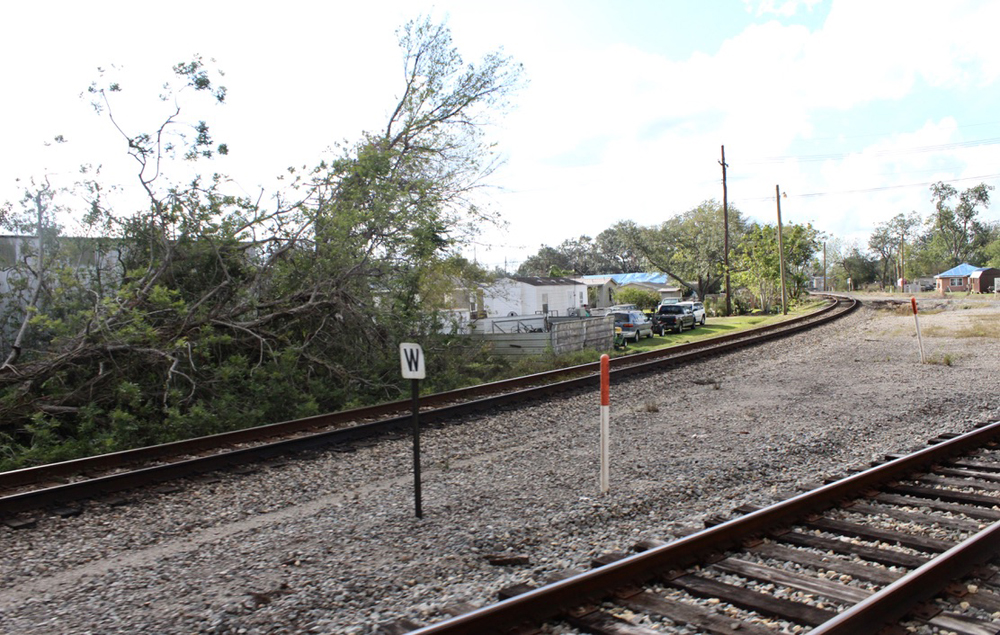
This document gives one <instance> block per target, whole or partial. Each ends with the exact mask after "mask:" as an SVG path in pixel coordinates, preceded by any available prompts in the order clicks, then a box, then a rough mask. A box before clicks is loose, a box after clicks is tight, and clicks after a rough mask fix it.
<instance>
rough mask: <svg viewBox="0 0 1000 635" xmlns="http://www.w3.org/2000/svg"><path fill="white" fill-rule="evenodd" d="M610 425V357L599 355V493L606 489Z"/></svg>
mask: <svg viewBox="0 0 1000 635" xmlns="http://www.w3.org/2000/svg"><path fill="white" fill-rule="evenodd" d="M610 427H611V358H610V357H608V356H607V355H601V493H602V494H604V493H606V492H607V491H608V441H609V439H610V436H611V433H610Z"/></svg>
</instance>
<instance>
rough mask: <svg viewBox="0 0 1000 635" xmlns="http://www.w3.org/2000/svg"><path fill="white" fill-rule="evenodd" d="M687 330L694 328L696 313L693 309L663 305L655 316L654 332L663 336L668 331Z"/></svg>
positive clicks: (680, 331)
mask: <svg viewBox="0 0 1000 635" xmlns="http://www.w3.org/2000/svg"><path fill="white" fill-rule="evenodd" d="M685 328H689V329H693V328H694V313H692V312H691V308H690V307H687V306H683V305H681V304H661V305H660V307H659V308H658V309H656V313H654V314H653V332H654V333H656V334H657V335H663V334H664V333H666V332H667V331H673V332H675V333H682V332H684V329H685Z"/></svg>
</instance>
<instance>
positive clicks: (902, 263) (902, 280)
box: [899, 234, 906, 291]
mask: <svg viewBox="0 0 1000 635" xmlns="http://www.w3.org/2000/svg"><path fill="white" fill-rule="evenodd" d="M904 247H906V240H905V239H904V238H903V235H902V234H900V235H899V290H900V291H905V290H906V260H905V258H904V257H903V248H904Z"/></svg>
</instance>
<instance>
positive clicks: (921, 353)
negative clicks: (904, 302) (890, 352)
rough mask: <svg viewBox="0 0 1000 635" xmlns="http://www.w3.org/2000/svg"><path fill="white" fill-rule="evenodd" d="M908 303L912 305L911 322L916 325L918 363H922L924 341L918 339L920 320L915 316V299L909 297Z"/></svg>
mask: <svg viewBox="0 0 1000 635" xmlns="http://www.w3.org/2000/svg"><path fill="white" fill-rule="evenodd" d="M910 305H911V306H913V323H914V324H915V325H916V326H917V344H918V345H919V346H920V363H921V364H923V363H924V341H923V340H922V339H920V320H919V319H918V318H917V299H916V298H910Z"/></svg>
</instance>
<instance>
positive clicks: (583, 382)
mask: <svg viewBox="0 0 1000 635" xmlns="http://www.w3.org/2000/svg"><path fill="white" fill-rule="evenodd" d="M837 305H838V303H837V302H834V303H831V305H829V306H827V307H824V309H822V310H821V311H817V312H815V313H812V314H809V316H808V317H810V318H812V319H811V320H808V321H803V320H798V319H797V320H795V321H794V322H793V321H792V320H788V321H785V322H781V323H778V325H780V326H784V328H775V327H776V325H768V326H767V327H761V328H760V329H756V330H752V331H753V333H752V336H751V337H747V335H746V334H747V333H750V332H751V331H742V332H741V334H742V335H743V337H734V336H733V335H728V336H723V337H717V338H709V339H707V340H703V341H702V342H713V343H714V345H712V346H708V345H704V344H702V342H695V343H692V344H699V345H700V346H697V347H689V345H682V346H677V347H672V349H669V350H671V351H674V352H675V354H673V355H671V356H669V357H668V356H666V355H664V354H663V353H661V351H654V352H656V353H660V354H659V355H656V356H646V357H642V358H641V359H645V360H648V361H641V362H640V363H633V364H631V365H627V366H624V365H621V364H619V366H620V367H619V368H617V369H615V370H614V371H612V372H613V373H614V374H615V375H616V376H618V377H623V376H627V375H632V374H637V373H644V372H651V371H653V370H657V369H659V368H662V367H663V366H665V365H676V364H680V363H683V362H687V361H693V360H696V359H699V358H702V357H705V356H707V355H710V354H711V355H715V354H721V353H725V352H729V351H731V350H735V349H737V348H742V347H745V346H750V345H755V344H757V343H760V342H764V341H769V340H771V339H775V338H778V337H785V336H787V335H790V334H793V333H798V332H800V331H802V330H804V329H807V328H813V327H814V326H817V325H819V324H825V323H826V322H829V321H830V320H833V319H836V318H838V317H841V316H842V315H845V314H846V313H848V312H850V311H852V310H854V309H855V308H856V307H857V303H856V301H852V303H851V304H850V305H849V306H848V307H847V308H846V309H845V310H844V311H843V312H840V313H837V312H834V311H833V310H832V309H833V308H835V307H836V306H837ZM817 316H818V317H817ZM734 335H736V334H734ZM676 351H681V352H676ZM638 357H639V356H633V357H632V361H633V362H634V361H635V360H636V358H638ZM651 357H652V359H650V358H651ZM622 359H627V358H617V360H615V361H620V360H622ZM594 366H595V365H593V364H586V365H581V366H577V367H573V368H572V369H566V370H568V371H574V372H575V374H580V373H585V372H588V371H589V373H588V374H584V375H582V376H578V377H575V378H573V379H569V380H563V381H555V382H552V383H548V384H543V385H541V386H535V387H533V388H529V389H525V390H521V391H516V392H508V393H504V394H500V395H494V396H491V397H486V398H482V399H478V400H473V401H466V402H463V403H458V404H453V405H449V406H443V407H439V408H435V409H430V410H428V411H426V412H421V419H422V420H423V422H424V423H433V422H438V421H442V420H445V419H450V418H454V417H457V416H460V415H463V414H468V413H470V412H476V411H480V410H486V409H490V408H496V407H498V406H504V405H511V404H520V403H522V402H523V401H524V400H525V399H536V398H539V397H544V396H548V395H552V394H556V393H560V392H565V391H569V390H575V389H579V388H583V387H587V386H591V385H594V384H596V382H597V381H598V379H599V376H598V372H597V370H598V369H597V368H592V367H594ZM539 375H543V374H539ZM539 375H533V376H530V377H538V376H539ZM544 375H547V376H548V378H549V379H551V378H552V377H554V376H555V375H554V374H552V373H548V374H544ZM524 379H526V378H517V379H516V380H511V381H523V380H524ZM500 383H504V382H495V384H500ZM495 384H494V385H495ZM507 385H508V386H511V385H515V384H512V383H508V384H507ZM476 388H477V389H481V388H482V387H476ZM462 392H463V391H451V392H449V393H438V394H437V395H431V396H428V397H429V398H430V397H439V398H440V397H442V396H445V395H448V396H449V398H448V399H443V398H442V399H439V401H442V402H446V401H449V400H450V401H454V400H455V399H457V397H458V393H462ZM464 394H466V395H468V393H467V392H466V393H464ZM423 401H424V403H426V400H423ZM388 406H389V404H386V405H384V406H379V407H377V408H378V409H380V410H381V409H384V408H386V407H388ZM362 413H364V414H368V415H369V416H370V413H371V410H369V409H358V410H353V411H345V412H341V413H333V414H331V415H319V416H317V417H310V418H307V419H299V420H294V421H290V422H283V423H279V424H271V425H270V426H263V428H270V429H272V431H271V432H269V436H272V437H273V436H276V435H277V434H278V432H276V431H273V430H274V429H275V428H276V427H280V426H285V427H284V428H283V429H282V432H283V433H284V434H286V435H287V434H289V433H292V432H300V431H303V430H307V429H309V428H316V427H320V426H321V425H326V426H329V425H334V424H331V423H329V421H330V420H331V419H338V420H340V422H343V419H342V418H348V417H349V416H350V415H351V414H354V415H355V417H354V419H347V420H355V421H356V420H357V419H358V418H360V416H361V414H362ZM320 421H322V422H323V423H318V422H320ZM409 421H411V419H410V417H409V415H400V416H397V417H392V418H388V419H384V420H381V421H375V422H371V423H365V424H360V425H355V426H350V427H346V428H339V429H334V430H326V431H322V432H316V433H312V434H307V435H303V436H299V437H296V438H291V439H285V440H280V441H277V442H271V443H267V444H264V445H259V446H254V447H247V448H240V449H235V450H228V451H225V452H221V453H217V454H213V455H211V456H203V457H196V458H190V459H184V460H179V461H173V462H169V463H165V464H162V465H155V466H149V467H144V468H141V469H137V470H132V471H127V472H120V473H116V474H109V475H106V476H99V477H95V478H90V479H86V480H82V481H78V482H72V483H66V484H60V485H55V486H51V487H46V488H42V489H36V490H31V491H26V492H21V493H17V494H11V495H8V496H3V497H0V515H10V514H16V513H19V512H24V511H28V510H32V509H39V508H42V507H47V506H52V505H60V504H64V503H67V502H71V501H76V500H80V499H85V498H92V497H95V496H101V495H107V494H113V493H116V492H120V491H124V490H128V489H134V488H138V487H144V486H148V485H152V484H157V483H163V482H165V481H169V480H173V479H177V478H182V477H185V476H193V475H196V474H200V473H205V472H211V471H215V470H218V469H223V468H228V467H232V466H233V465H238V464H245V463H248V462H251V461H252V460H259V459H266V458H270V457H273V456H276V455H280V454H287V453H291V452H298V451H303V450H308V449H314V448H318V447H322V446H326V445H331V444H336V443H345V442H350V441H356V440H359V439H363V438H370V437H373V436H377V435H380V434H387V433H392V432H396V431H401V430H403V429H404V427H405V426H406V425H407V423H408V422H409ZM252 430H253V431H259V430H260V429H259V428H256V429H252ZM240 432H244V431H237V432H236V433H223V434H219V435H213V436H210V437H200V438H198V439H191V440H188V441H179V442H175V443H172V444H166V445H164V446H151V447H149V448H140V449H138V450H131V451H123V452H118V453H113V454H108V455H100V456H97V457H90V458H86V459H76V460H74V461H66V462H64V463H56V464H50V465H44V466H39V467H37V468H25V469H23V470H17V471H14V472H8V473H5V474H0V486H8V487H10V486H11V483H14V484H17V485H20V484H26V483H36V482H40V481H43V480H44V479H51V478H58V477H60V476H63V475H66V474H78V473H82V472H86V471H96V470H99V469H108V468H116V467H121V466H122V465H123V464H125V463H126V462H129V463H135V462H139V461H143V460H145V461H149V460H155V459H159V458H162V457H164V456H178V455H182V454H185V453H188V454H189V453H193V452H197V451H201V450H204V449H206V448H213V449H217V448H219V447H220V446H224V445H227V444H234V443H247V442H249V441H250V440H259V438H260V437H255V438H254V439H245V438H242V437H240V436H239V433H240ZM164 448H170V449H171V450H172V452H169V453H168V452H166V450H165V449H164ZM3 477H7V480H6V481H4V478H3Z"/></svg>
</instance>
